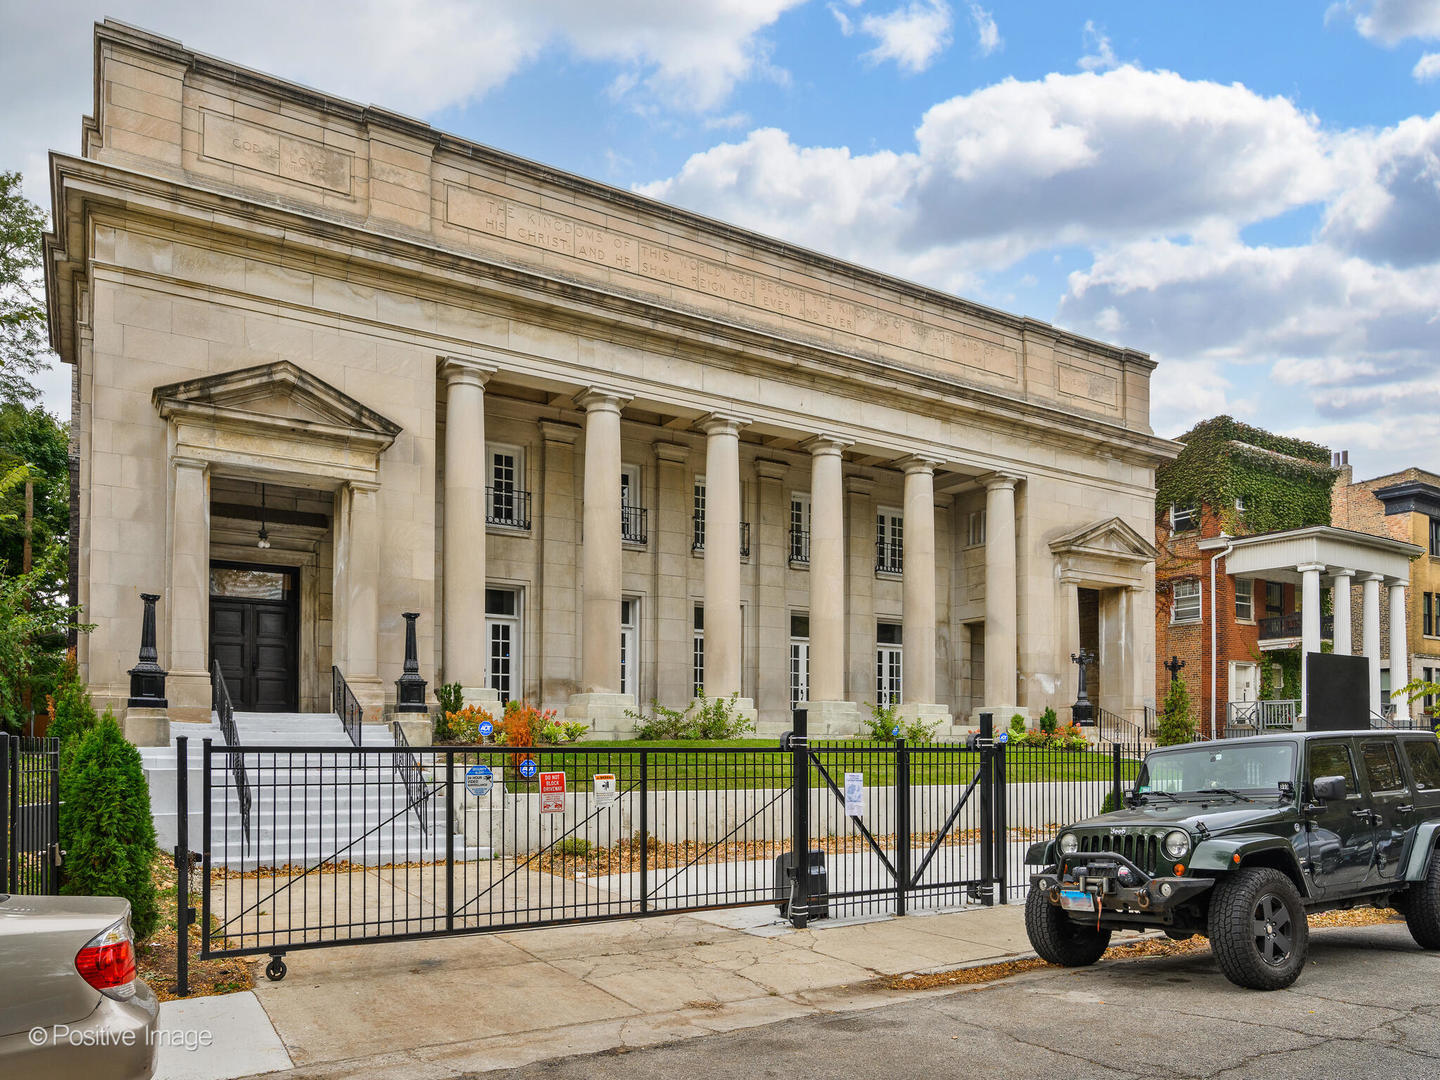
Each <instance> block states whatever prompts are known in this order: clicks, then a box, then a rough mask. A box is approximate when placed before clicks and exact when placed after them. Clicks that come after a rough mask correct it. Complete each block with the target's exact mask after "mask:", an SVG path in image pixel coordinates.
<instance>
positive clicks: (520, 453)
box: [485, 442, 529, 529]
mask: <svg viewBox="0 0 1440 1080" xmlns="http://www.w3.org/2000/svg"><path fill="white" fill-rule="evenodd" d="M500 457H510V458H513V459H514V464H513V465H512V467H511V472H512V476H511V478H510V480H509V481H508V484H509V490H510V492H511V493H512V495H516V496H518V493H519V492H522V491H528V490H529V489H528V488H527V487H526V486H525V448H524V447H523V446H512V445H510V444H508V443H492V442H487V443H486V444H485V490H486V497H487V499H489V500H490V504H491V505H490V506H489V507H487V509H489V510H491V511H492V513H490V514H487V515H486V516H487V517H495V518H497V519H498V518H499V516H500V515H499V514H495V513H493V509H494V505H495V497H496V496H498V495H499V492H500V488H501V485H500V484H499V483H498V482H497V477H496V475H495V466H496V459H497V458H500ZM491 492H494V493H495V496H492V495H491V494H490V493H491ZM520 509H521V508H520V505H519V502H518V501H516V502H512V504H511V523H507V522H504V521H500V520H496V521H495V522H494V523H493V524H492V525H491V527H492V528H495V527H498V528H502V529H515V528H523V527H524V526H523V525H522V524H521V523H519V521H518V520H517V519H518V516H519V514H520Z"/></svg>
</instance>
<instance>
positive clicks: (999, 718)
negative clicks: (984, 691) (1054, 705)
mask: <svg viewBox="0 0 1440 1080" xmlns="http://www.w3.org/2000/svg"><path fill="white" fill-rule="evenodd" d="M987 712H988V713H989V714H990V715H991V716H992V717H994V719H995V734H997V735H998V734H1000V732H1002V731H1009V730H1010V721H1011V719H1012V718H1014V716H1015V715H1016V714H1017V713H1018V714H1019V715H1020V716H1022V717H1023V718H1024V720H1025V724H1026V726H1027V727H1028V726H1029V724H1030V710H1029V709H1028V708H1026V707H1025V706H1024V705H982V706H980V708H978V709H976V710H975V711H974V712H972V713H971V714H970V727H971V728H972V729H975V730H979V727H980V714H981V713H987Z"/></svg>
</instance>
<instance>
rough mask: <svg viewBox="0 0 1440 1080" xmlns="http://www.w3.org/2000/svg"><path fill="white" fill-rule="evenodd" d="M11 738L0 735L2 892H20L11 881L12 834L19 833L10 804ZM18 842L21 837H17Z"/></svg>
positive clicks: (0, 868) (0, 887)
mask: <svg viewBox="0 0 1440 1080" xmlns="http://www.w3.org/2000/svg"><path fill="white" fill-rule="evenodd" d="M12 752H13V751H12V748H11V746H10V736H9V735H0V819H3V821H0V892H19V891H20V890H19V888H18V886H19V884H20V883H19V882H18V881H12V880H11V872H10V833H11V830H12V829H14V830H16V831H18V829H19V822H18V821H16V819H15V811H14V808H13V807H12V806H11V804H10V762H11V760H12V758H11V754H12ZM16 839H17V840H18V839H19V837H18V836H17V837H16Z"/></svg>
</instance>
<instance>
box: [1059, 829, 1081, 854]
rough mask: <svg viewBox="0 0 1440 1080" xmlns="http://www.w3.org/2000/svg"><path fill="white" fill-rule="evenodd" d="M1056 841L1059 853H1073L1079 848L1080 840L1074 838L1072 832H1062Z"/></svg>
mask: <svg viewBox="0 0 1440 1080" xmlns="http://www.w3.org/2000/svg"><path fill="white" fill-rule="evenodd" d="M1056 843H1057V844H1058V845H1059V847H1060V854H1061V855H1073V854H1075V852H1077V851H1078V850H1080V841H1079V840H1078V839H1076V837H1075V834H1074V833H1073V832H1062V833H1061V834H1060V839H1059V840H1057V841H1056Z"/></svg>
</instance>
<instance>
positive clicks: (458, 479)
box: [440, 357, 499, 707]
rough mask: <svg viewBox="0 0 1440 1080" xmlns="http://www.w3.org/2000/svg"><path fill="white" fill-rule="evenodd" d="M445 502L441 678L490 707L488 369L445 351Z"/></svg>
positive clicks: (493, 697)
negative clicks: (487, 637) (487, 677)
mask: <svg viewBox="0 0 1440 1080" xmlns="http://www.w3.org/2000/svg"><path fill="white" fill-rule="evenodd" d="M440 370H441V374H442V375H443V376H444V377H445V387H446V404H445V489H444V490H445V505H444V510H443V514H444V545H443V547H444V567H443V572H444V581H443V588H444V603H443V605H442V609H441V610H442V619H443V623H442V625H441V637H440V651H441V661H440V662H441V667H442V671H441V678H442V679H443V680H444V681H445V682H447V683H459V684H460V685H461V686H462V687H464V691H465V701H466V703H467V704H480V705H487V706H491V707H493V706H494V704H495V703H496V702H498V701H499V695H498V694H496V692H495V691H494V690H488V689H486V687H485V672H486V666H487V665H486V658H487V655H488V650H487V648H486V642H485V573H486V571H485V482H486V478H487V470H486V468H485V465H484V462H485V383H486V382H487V381H488V380H489V378H490V376H491V375H493V374H495V369H494V368H493V367H488V366H486V365H483V364H477V363H475V362H474V361H470V360H460V359H456V358H453V357H444V358H442V359H441V361H440Z"/></svg>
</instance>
